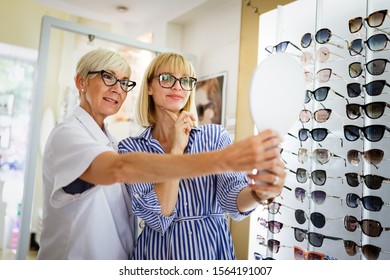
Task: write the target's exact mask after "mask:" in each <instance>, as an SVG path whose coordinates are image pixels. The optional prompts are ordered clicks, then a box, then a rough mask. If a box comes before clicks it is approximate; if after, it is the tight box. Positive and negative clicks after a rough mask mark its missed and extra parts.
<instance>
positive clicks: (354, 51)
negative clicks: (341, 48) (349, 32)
mask: <svg viewBox="0 0 390 280" xmlns="http://www.w3.org/2000/svg"><path fill="white" fill-rule="evenodd" d="M389 41H390V39H389V38H388V37H387V35H386V34H374V35H372V36H371V37H370V38H368V39H367V40H366V41H364V43H365V44H367V47H368V48H369V49H370V50H371V51H375V52H376V51H382V50H384V49H385V48H386V46H387V42H389ZM348 50H349V54H350V55H351V56H354V55H358V54H361V52H362V51H363V40H362V39H360V38H359V39H355V40H353V41H351V43H350V44H349V46H348Z"/></svg>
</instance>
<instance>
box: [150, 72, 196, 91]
mask: <svg viewBox="0 0 390 280" xmlns="http://www.w3.org/2000/svg"><path fill="white" fill-rule="evenodd" d="M155 77H158V83H159V84H160V86H161V87H162V88H172V87H173V86H174V85H175V84H176V81H179V83H180V87H181V88H182V89H183V90H186V91H190V90H193V89H194V88H195V85H196V83H197V81H198V80H197V79H196V78H193V77H182V78H176V77H175V76H173V75H172V74H169V73H160V74H157V75H156V76H155Z"/></svg>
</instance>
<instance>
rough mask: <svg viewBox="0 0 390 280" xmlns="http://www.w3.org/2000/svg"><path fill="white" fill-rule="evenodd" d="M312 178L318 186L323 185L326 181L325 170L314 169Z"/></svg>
mask: <svg viewBox="0 0 390 280" xmlns="http://www.w3.org/2000/svg"><path fill="white" fill-rule="evenodd" d="M311 177H312V180H313V182H314V184H316V185H317V186H323V185H325V182H326V172H325V170H314V171H313V172H312V173H311Z"/></svg>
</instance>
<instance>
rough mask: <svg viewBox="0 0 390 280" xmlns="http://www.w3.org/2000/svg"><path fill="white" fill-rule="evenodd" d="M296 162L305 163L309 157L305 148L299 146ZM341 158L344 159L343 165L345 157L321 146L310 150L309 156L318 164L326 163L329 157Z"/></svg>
mask: <svg viewBox="0 0 390 280" xmlns="http://www.w3.org/2000/svg"><path fill="white" fill-rule="evenodd" d="M297 156H298V162H300V163H302V164H303V163H306V161H307V159H308V158H309V153H308V151H307V149H306V148H299V149H298V154H297ZM332 157H333V158H341V159H344V161H345V165H346V160H345V158H343V157H341V156H338V155H336V154H334V153H331V152H330V151H329V150H327V149H322V148H317V149H315V150H313V151H312V152H311V155H310V158H311V159H312V160H313V161H314V162H315V163H318V164H325V163H328V162H329V160H330V158H332Z"/></svg>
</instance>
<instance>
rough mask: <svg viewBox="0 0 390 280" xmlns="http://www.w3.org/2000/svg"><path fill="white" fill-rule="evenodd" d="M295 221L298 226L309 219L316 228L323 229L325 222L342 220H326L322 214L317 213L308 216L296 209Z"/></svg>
mask: <svg viewBox="0 0 390 280" xmlns="http://www.w3.org/2000/svg"><path fill="white" fill-rule="evenodd" d="M295 219H296V221H297V222H298V224H300V225H302V224H304V223H305V222H306V220H309V219H310V221H311V222H312V224H313V225H314V226H315V227H316V228H323V227H324V226H325V224H326V221H327V220H341V219H342V218H327V217H325V216H324V214H322V213H319V212H312V213H310V216H308V214H307V213H306V212H305V211H303V210H302V209H297V210H295Z"/></svg>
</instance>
